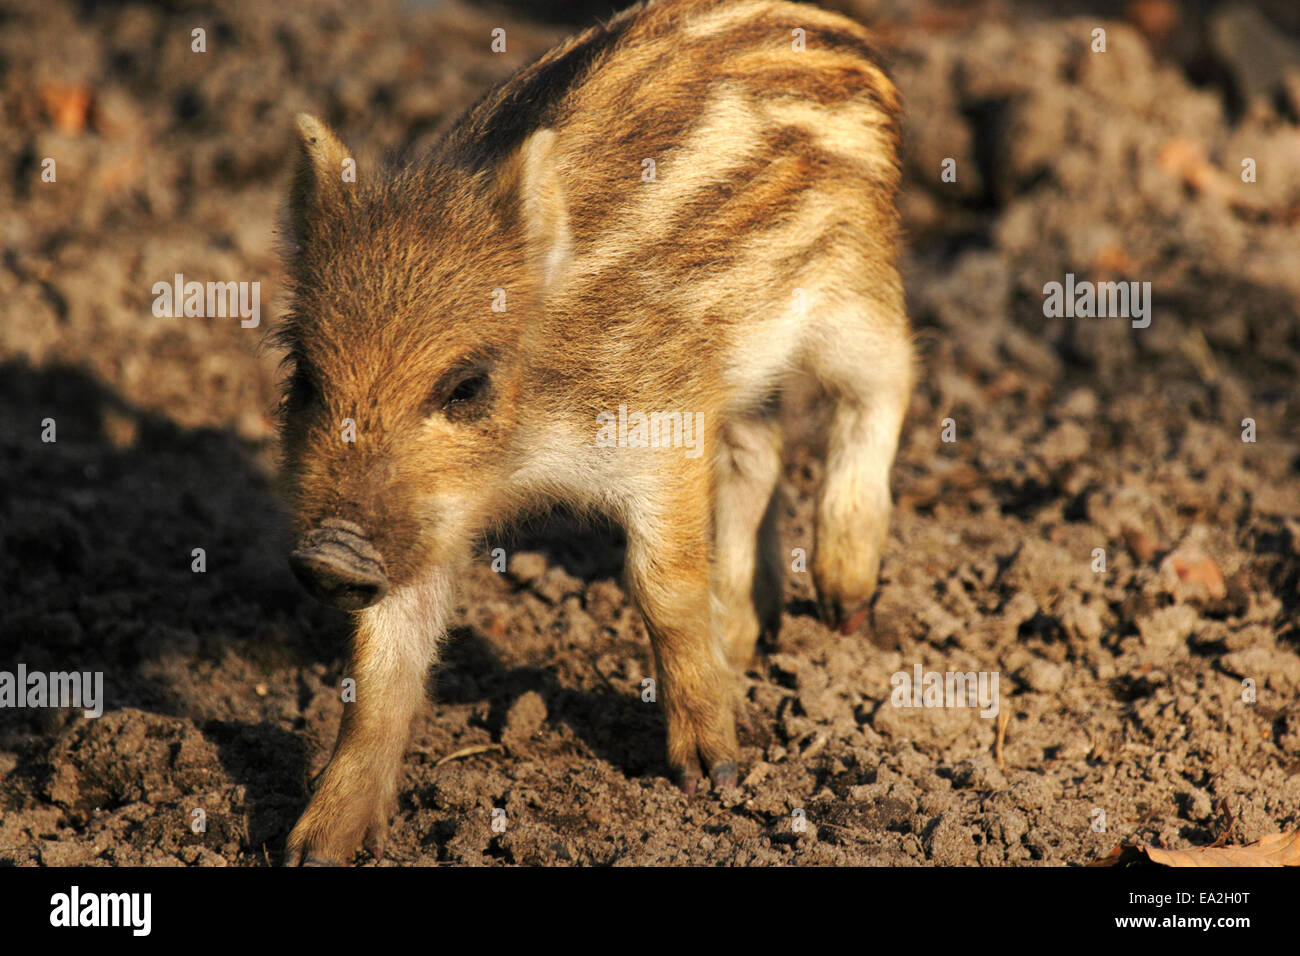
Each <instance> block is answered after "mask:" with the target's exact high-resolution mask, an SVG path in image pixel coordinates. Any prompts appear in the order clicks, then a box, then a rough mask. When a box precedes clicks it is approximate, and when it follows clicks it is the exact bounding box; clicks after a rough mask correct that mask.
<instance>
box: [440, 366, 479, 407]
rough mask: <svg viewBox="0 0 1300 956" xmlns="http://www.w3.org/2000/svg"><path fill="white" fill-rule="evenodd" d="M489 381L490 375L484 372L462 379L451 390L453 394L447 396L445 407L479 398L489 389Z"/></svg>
mask: <svg viewBox="0 0 1300 956" xmlns="http://www.w3.org/2000/svg"><path fill="white" fill-rule="evenodd" d="M487 383H488V377H487V376H486V375H484V374H482V373H478V374H475V375H471V376H469V378H464V379H461V381H460V382H459V383H458V384H457V385H456V387H455V388H453V389H452V390H451V394H450V395H448V396H447V401H446V404H445V405H444V406H443V407H444V408H447V407H449V406H453V405H463V404H465V403H467V402H473V401H475V400H477V399H478V398H480V397H482V395H483V393H484V392H486V391H487Z"/></svg>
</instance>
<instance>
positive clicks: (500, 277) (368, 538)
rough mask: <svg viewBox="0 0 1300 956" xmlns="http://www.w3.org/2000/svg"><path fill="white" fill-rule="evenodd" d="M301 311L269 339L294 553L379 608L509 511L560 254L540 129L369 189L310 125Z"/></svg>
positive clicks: (311, 579)
mask: <svg viewBox="0 0 1300 956" xmlns="http://www.w3.org/2000/svg"><path fill="white" fill-rule="evenodd" d="M297 126H298V137H299V144H298V157H297V168H296V170H295V174H294V179H293V184H292V187H291V190H290V200H289V230H288V231H289V238H290V241H291V246H292V248H291V250H290V253H289V260H288V266H289V269H288V271H289V275H290V279H291V286H292V305H291V307H290V309H289V311H288V314H287V316H286V318H285V320H284V322H283V324H282V326H281V327H280V329H279V330H278V331H277V333H276V341H277V343H278V344H279V345H280V346H281V347H283V348H284V349H285V351H286V359H285V361H286V366H287V368H288V372H289V374H288V375H287V376H286V379H285V393H284V397H283V403H282V414H281V420H282V442H283V452H284V465H285V476H286V480H287V484H288V491H289V498H290V501H291V503H292V507H293V514H294V527H295V543H294V545H293V549H292V551H291V553H290V555H289V563H290V565H291V566H292V568H293V571H294V573H295V575H296V576H297V577H298V579H299V581H301V582H302V584H303V585H304V587H306V588H307V590H308V591H309V592H310V593H311V594H313V595H314V596H315V597H317V598H318V599H320V600H322V601H324V602H326V603H328V604H332V605H334V606H336V607H340V608H344V609H347V610H359V609H361V608H365V607H368V606H370V605H373V604H376V603H377V602H379V601H380V600H382V599H383V597H384V595H385V594H386V593H388V592H389V591H390V590H391V589H393V588H395V587H400V586H402V585H404V584H406V583H408V582H411V581H413V580H415V579H416V578H418V577H419V576H420V574H421V572H422V571H424V570H427V569H429V568H430V566H431V565H433V564H434V563H437V562H450V561H454V560H457V559H458V558H459V557H460V556H461V554H463V552H464V550H465V548H466V547H467V546H468V544H469V543H470V541H472V539H473V537H474V536H475V535H476V534H477V533H479V532H480V531H482V530H483V529H484V528H485V527H486V526H488V525H489V524H491V523H492V521H493V520H494V518H496V517H497V516H499V515H500V514H501V513H503V511H504V510H506V509H507V508H508V506H509V504H510V500H509V499H510V494H511V492H510V482H509V479H510V476H511V475H512V473H514V471H516V470H517V468H518V462H517V461H516V460H515V458H516V455H515V451H516V448H517V444H518V442H517V438H518V435H517V433H518V431H519V429H520V421H521V404H520V403H521V400H522V398H523V396H521V394H520V392H521V381H522V379H523V378H524V370H525V362H526V361H528V358H527V356H528V352H529V348H528V342H527V335H526V329H527V328H528V327H529V324H530V320H531V319H532V318H535V317H536V314H537V312H538V310H539V309H541V308H542V307H543V306H542V303H543V302H544V300H545V297H546V294H547V292H548V290H549V289H550V288H551V287H552V286H553V283H554V279H555V277H556V274H557V271H558V270H560V269H561V268H562V267H563V263H564V261H565V257H566V254H567V243H568V238H567V224H566V216H565V212H564V201H563V196H562V192H561V190H560V188H559V184H558V179H557V177H556V174H555V170H554V163H553V161H552V154H553V151H554V150H553V146H554V134H553V133H551V132H550V131H549V130H543V131H541V132H539V133H534V134H533V135H531V136H528V137H526V138H524V140H523V141H522V142H521V143H520V144H519V145H518V146H515V147H513V148H511V149H509V150H507V151H505V152H504V153H503V155H502V157H501V159H500V161H499V162H497V163H494V164H488V165H487V166H486V167H484V166H483V165H482V164H477V165H475V166H472V167H471V166H469V165H468V164H463V163H461V164H458V163H454V162H450V161H439V160H437V159H436V158H435V159H434V160H433V161H430V162H429V163H428V164H426V165H424V166H421V167H416V168H410V169H407V170H405V171H403V172H398V173H396V174H394V175H392V176H387V177H385V178H383V179H382V180H378V181H374V182H367V181H365V180H364V177H362V176H357V175H354V174H353V171H354V170H355V169H356V166H355V164H354V163H353V157H352V154H351V153H350V152H349V151H348V150H347V149H346V148H345V147H344V145H343V144H342V143H341V142H340V141H339V139H338V138H337V137H336V136H335V135H334V134H333V133H332V132H331V131H330V130H329V128H328V127H326V126H325V124H323V123H322V122H320V121H319V120H317V119H315V118H314V117H310V116H306V115H303V116H300V117H299V118H298V121H297Z"/></svg>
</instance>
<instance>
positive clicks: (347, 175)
mask: <svg viewBox="0 0 1300 956" xmlns="http://www.w3.org/2000/svg"><path fill="white" fill-rule="evenodd" d="M295 123H296V125H297V128H298V162H297V166H296V167H295V168H294V174H293V184H292V185H291V186H290V187H289V219H290V225H291V226H292V228H293V231H294V233H295V234H296V235H297V236H298V237H299V238H301V237H302V236H304V235H305V234H307V233H308V232H310V231H311V227H312V224H313V223H314V222H315V221H316V220H317V219H318V218H319V217H320V216H321V215H322V214H324V213H326V212H328V211H329V210H330V208H331V207H333V206H337V205H341V204H343V203H347V202H350V201H351V200H352V195H353V193H352V190H353V188H354V187H355V184H356V166H355V162H354V161H353V160H352V154H351V153H349V152H348V150H347V147H346V146H344V145H343V143H342V142H341V141H340V140H339V138H338V137H337V136H335V135H334V132H333V130H331V129H330V128H329V127H328V126H326V125H325V124H324V123H322V122H321V121H320V120H318V119H317V118H316V117H314V116H312V115H310V114H308V113H299V114H298V116H297V117H296V118H295Z"/></svg>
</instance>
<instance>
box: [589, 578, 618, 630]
mask: <svg viewBox="0 0 1300 956" xmlns="http://www.w3.org/2000/svg"><path fill="white" fill-rule="evenodd" d="M585 603H586V608H587V613H588V614H589V615H591V617H592V618H593V619H595V620H596V621H598V622H599V623H601V624H607V623H610V622H612V621H615V620H617V619H618V612H619V611H620V610H622V608H623V605H624V603H625V598H624V596H623V591H622V589H621V588H620V587H619V586H618V585H617V584H615V583H614V582H613V581H597V582H595V583H594V584H592V585H591V586H590V587H588V588H587V597H586V602H585Z"/></svg>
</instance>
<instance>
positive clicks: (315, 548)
mask: <svg viewBox="0 0 1300 956" xmlns="http://www.w3.org/2000/svg"><path fill="white" fill-rule="evenodd" d="M289 567H291V568H292V569H293V573H294V576H295V577H297V578H298V581H299V582H300V583H301V584H302V586H303V587H304V588H306V589H307V591H308V593H310V594H311V596H312V597H314V598H316V600H318V601H320V602H322V603H324V604H329V605H332V606H333V607H337V608H341V609H343V610H345V611H359V610H360V609H361V608H363V607H370V605H372V604H375V603H377V602H378V601H379V600H380V599H381V598H383V596H384V595H385V594H386V593H387V592H388V573H387V571H386V570H385V568H384V559H383V557H382V556H381V555H380V554H379V552H378V551H376V550H375V547H374V545H372V544H371V543H370V542H369V541H368V540H367V539H366V536H365V534H364V533H363V532H362V530H361V529H360V528H359V527H357V526H356V525H354V524H352V522H350V521H344V520H342V519H340V518H326V519H325V520H324V521H322V522H321V523H320V526H319V527H317V528H315V529H314V530H312V531H309V532H307V533H306V534H305V535H303V537H302V538H301V540H299V542H298V547H297V548H296V549H295V550H294V551H293V552H292V553H291V554H290V555H289Z"/></svg>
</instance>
